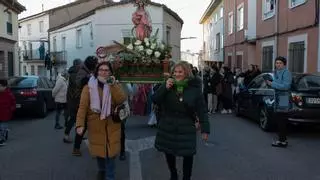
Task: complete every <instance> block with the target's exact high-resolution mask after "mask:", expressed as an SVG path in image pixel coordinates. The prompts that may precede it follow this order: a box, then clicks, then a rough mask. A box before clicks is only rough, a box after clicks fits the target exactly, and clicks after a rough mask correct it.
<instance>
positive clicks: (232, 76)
mask: <svg viewBox="0 0 320 180" xmlns="http://www.w3.org/2000/svg"><path fill="white" fill-rule="evenodd" d="M203 73H204V74H203V93H204V97H205V100H206V103H207V106H208V113H209V114H213V113H217V112H221V114H231V113H232V109H233V105H234V102H235V101H236V95H237V93H239V91H240V88H241V87H242V86H245V87H247V86H248V84H249V83H250V82H251V81H252V80H253V79H254V78H255V77H257V76H258V75H259V74H261V71H260V70H259V68H258V66H257V65H250V66H249V69H248V70H247V71H245V72H241V70H240V68H235V69H234V71H233V72H232V71H231V69H230V68H229V67H226V66H223V67H221V68H218V67H217V66H212V67H206V68H205V69H204V72H203Z"/></svg>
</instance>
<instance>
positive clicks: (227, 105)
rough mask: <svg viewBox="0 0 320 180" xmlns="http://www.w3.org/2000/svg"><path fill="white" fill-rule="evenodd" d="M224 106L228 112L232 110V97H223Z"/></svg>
mask: <svg viewBox="0 0 320 180" xmlns="http://www.w3.org/2000/svg"><path fill="white" fill-rule="evenodd" d="M222 101H223V102H222V104H223V109H225V110H228V109H232V97H230V98H228V97H223V99H222Z"/></svg>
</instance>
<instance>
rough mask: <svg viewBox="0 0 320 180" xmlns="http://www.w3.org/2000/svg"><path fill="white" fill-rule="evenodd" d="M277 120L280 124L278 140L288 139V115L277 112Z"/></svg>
mask: <svg viewBox="0 0 320 180" xmlns="http://www.w3.org/2000/svg"><path fill="white" fill-rule="evenodd" d="M276 122H277V125H278V140H279V141H281V142H284V141H286V140H287V124H288V117H287V115H285V114H284V113H277V114H276Z"/></svg>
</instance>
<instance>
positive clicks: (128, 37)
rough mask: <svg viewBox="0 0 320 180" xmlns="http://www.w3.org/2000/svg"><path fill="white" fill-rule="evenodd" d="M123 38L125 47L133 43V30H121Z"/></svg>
mask: <svg viewBox="0 0 320 180" xmlns="http://www.w3.org/2000/svg"><path fill="white" fill-rule="evenodd" d="M121 34H122V38H123V43H124V44H125V45H128V44H130V43H131V36H132V35H131V30H130V29H122V30H121Z"/></svg>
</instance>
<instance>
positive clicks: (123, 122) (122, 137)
mask: <svg viewBox="0 0 320 180" xmlns="http://www.w3.org/2000/svg"><path fill="white" fill-rule="evenodd" d="M125 131H126V123H125V121H122V122H121V139H120V140H121V148H120V154H121V155H124V154H125V152H126V143H125V140H126V133H125Z"/></svg>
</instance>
